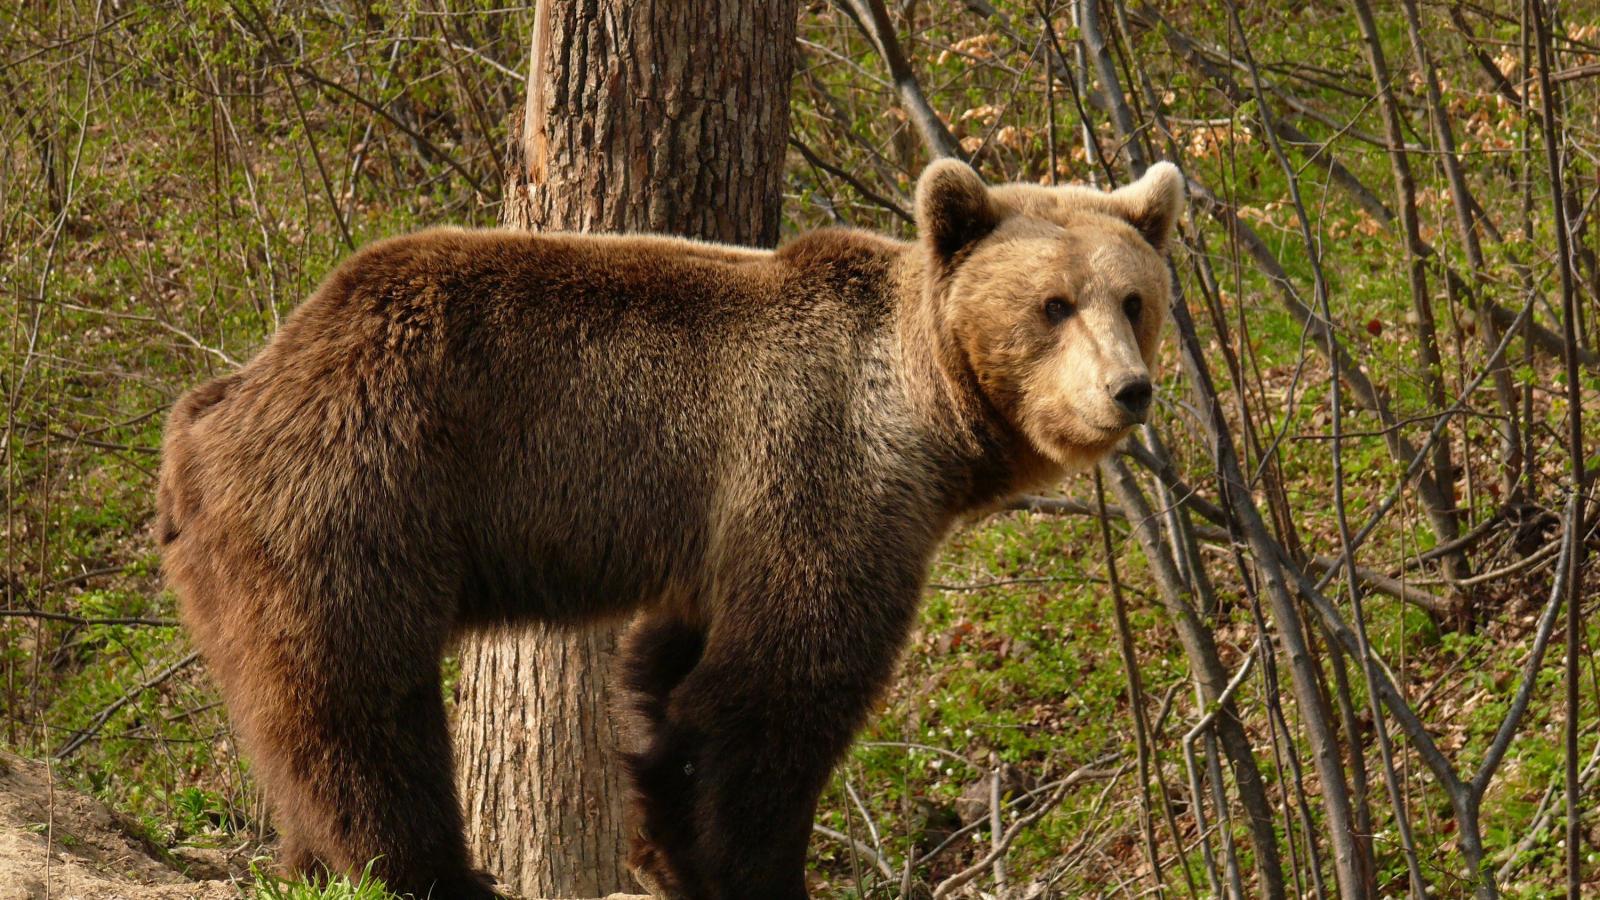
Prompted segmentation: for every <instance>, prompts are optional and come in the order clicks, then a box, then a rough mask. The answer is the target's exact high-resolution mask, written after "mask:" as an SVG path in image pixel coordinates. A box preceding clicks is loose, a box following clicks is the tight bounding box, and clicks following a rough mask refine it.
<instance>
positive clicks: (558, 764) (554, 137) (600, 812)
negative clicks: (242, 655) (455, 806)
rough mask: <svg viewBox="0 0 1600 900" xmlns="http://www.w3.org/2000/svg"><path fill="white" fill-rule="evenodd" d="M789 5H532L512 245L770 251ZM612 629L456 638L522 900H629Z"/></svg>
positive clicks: (470, 721) (480, 833) (499, 865)
mask: <svg viewBox="0 0 1600 900" xmlns="http://www.w3.org/2000/svg"><path fill="white" fill-rule="evenodd" d="M797 16H798V3H797V0H776V2H767V3H745V2H743V0H713V2H705V3H693V4H691V3H683V2H663V3H650V4H644V3H631V2H627V0H585V2H578V0H540V2H539V4H538V6H537V8H536V11H535V14H534V34H533V39H532V51H531V53H530V56H529V78H528V92H527V103H526V107H525V108H524V110H523V113H522V115H521V116H520V120H521V121H520V122H518V121H513V123H512V128H511V141H510V149H509V152H508V159H507V166H506V190H505V194H504V196H505V206H504V208H503V210H502V214H501V222H502V223H503V224H504V225H506V226H507V227H512V228H530V229H535V230H566V231H652V232H666V233H673V234H680V235H684V236H689V237H697V238H704V239H709V240H716V241H724V242H730V243H741V244H759V245H770V244H772V243H774V242H775V241H776V239H777V235H778V221H779V213H780V208H781V193H780V187H781V183H782V180H781V179H782V173H783V165H782V164H783V158H784V151H785V146H786V139H787V136H788V125H789V106H788V100H789V77H790V74H791V71H792V69H793V52H794V35H795V24H796V20H797ZM616 639H617V629H616V628H615V627H609V626H608V627H596V628H592V629H588V630H582V631H570V630H557V629H553V628H535V629H533V630H530V631H521V630H517V631H512V630H507V631H505V632H502V633H497V634H490V635H484V636H479V637H474V638H469V639H467V640H466V641H464V643H463V646H462V650H461V678H460V682H459V684H458V687H457V689H456V690H457V709H456V715H457V719H456V768H457V771H458V776H457V777H458V779H459V783H460V786H461V796H462V803H463V806H464V811H465V819H466V823H467V830H468V835H469V841H470V843H471V846H472V850H473V853H474V855H475V858H476V860H477V862H478V865H480V866H482V867H484V868H486V869H488V870H489V871H490V872H492V873H494V874H495V875H496V876H498V877H499V878H500V879H501V880H502V881H503V882H504V883H506V884H508V885H510V886H511V887H512V888H513V889H515V890H516V891H518V892H520V893H522V894H523V895H525V896H533V897H598V896H602V895H604V894H606V893H608V892H611V891H619V890H624V889H634V882H633V879H632V877H631V876H630V875H629V874H628V872H627V871H626V867H625V865H624V860H625V858H626V853H627V850H626V835H627V826H626V825H625V824H624V815H623V799H624V795H625V792H626V788H625V785H624V783H623V779H622V777H621V773H620V771H619V767H618V765H617V760H616V748H617V733H616V729H615V727H614V725H613V722H612V719H611V716H610V704H611V702H612V698H613V693H612V691H611V690H610V685H609V683H608V676H607V671H608V664H609V659H610V657H611V655H612V654H613V652H614V651H615V648H616V644H617V640H616Z"/></svg>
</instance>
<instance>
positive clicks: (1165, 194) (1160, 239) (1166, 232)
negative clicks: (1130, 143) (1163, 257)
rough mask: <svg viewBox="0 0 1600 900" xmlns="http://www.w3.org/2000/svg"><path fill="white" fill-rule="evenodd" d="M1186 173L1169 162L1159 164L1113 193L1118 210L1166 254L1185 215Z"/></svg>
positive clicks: (1112, 196)
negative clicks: (1179, 221) (1179, 222)
mask: <svg viewBox="0 0 1600 900" xmlns="http://www.w3.org/2000/svg"><path fill="white" fill-rule="evenodd" d="M1183 198H1184V185H1183V173H1182V172H1180V171H1178V167H1177V166H1175V165H1173V164H1172V163H1169V162H1158V163H1156V164H1155V165H1153V166H1151V167H1150V168H1148V169H1146V170H1145V172H1144V177H1143V178H1140V179H1139V180H1138V181H1135V182H1134V183H1133V184H1130V185H1127V186H1125V187H1120V188H1118V189H1116V190H1115V191H1112V192H1111V195H1110V199H1111V201H1112V203H1113V204H1114V206H1115V208H1116V209H1117V210H1118V212H1119V213H1120V214H1121V215H1122V217H1123V218H1125V219H1127V220H1128V223H1129V224H1131V225H1132V226H1133V227H1134V228H1136V229H1138V231H1139V233H1140V234H1142V235H1144V239H1145V240H1147V241H1149V242H1150V246H1152V247H1154V248H1156V249H1157V250H1159V251H1161V252H1162V253H1165V252H1167V249H1168V247H1170V246H1171V244H1172V232H1173V230H1174V229H1175V228H1176V227H1177V224H1178V216H1180V215H1182V213H1183Z"/></svg>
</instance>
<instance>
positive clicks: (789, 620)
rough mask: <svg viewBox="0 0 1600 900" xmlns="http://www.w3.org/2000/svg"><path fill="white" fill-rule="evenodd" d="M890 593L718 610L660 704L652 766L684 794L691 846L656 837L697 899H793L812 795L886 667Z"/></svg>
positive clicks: (901, 616)
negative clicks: (687, 875) (702, 645)
mask: <svg viewBox="0 0 1600 900" xmlns="http://www.w3.org/2000/svg"><path fill="white" fill-rule="evenodd" d="M910 593H911V596H910V597H909V598H901V599H900V600H899V602H895V601H892V600H885V599H884V598H883V597H882V596H881V595H880V596H873V597H862V596H854V595H847V594H841V593H834V592H829V591H826V590H810V591H807V592H805V594H804V597H803V599H802V598H801V597H800V596H797V595H796V594H789V593H785V594H784V595H781V599H778V598H774V599H771V600H766V601H763V602H760V603H751V604H748V605H745V606H743V607H742V608H733V609H727V610H721V611H719V612H721V613H722V615H720V616H719V618H718V619H717V621H716V623H715V624H714V625H713V627H712V629H711V632H710V633H711V640H710V643H709V644H708V645H707V647H706V650H705V653H704V655H703V657H702V658H701V660H700V662H699V664H698V665H697V666H696V667H695V668H694V670H693V671H692V672H690V673H689V675H688V676H687V677H686V678H684V680H683V682H682V684H681V685H679V686H678V687H677V688H676V689H675V690H674V691H673V692H672V695H671V697H670V699H669V703H668V715H667V719H666V722H665V725H664V727H663V729H662V733H663V735H664V736H665V737H666V739H667V740H666V741H664V742H663V744H662V745H661V746H662V747H663V753H662V755H661V757H660V759H659V765H660V768H659V770H658V771H657V773H656V774H657V775H658V777H660V778H661V779H662V780H663V781H664V782H666V783H668V784H670V785H671V786H672V791H674V792H675V796H677V797H679V798H681V799H686V800H687V801H688V805H689V807H690V808H691V809H692V822H691V823H690V828H689V829H687V830H686V834H685V837H687V836H689V835H692V840H693V847H692V850H690V851H689V852H684V850H683V849H682V848H669V849H670V851H671V852H672V853H673V856H672V858H671V859H670V862H671V864H672V869H673V870H674V871H689V872H692V873H694V875H695V876H696V877H697V878H698V879H699V885H698V886H696V887H694V888H691V889H690V890H689V892H688V895H689V896H692V897H694V898H696V900H700V898H706V900H740V898H753V897H761V898H771V900H805V898H806V897H807V892H806V885H805V862H806V847H807V844H808V843H809V840H810V836H811V830H812V819H813V817H814V815H815V812H816V804H817V798H818V797H819V795H820V794H821V792H822V789H823V788H824V787H825V786H826V785H827V782H828V778H829V776H830V774H831V772H832V770H833V767H834V765H835V764H836V763H837V762H838V761H839V759H840V758H841V757H842V756H843V755H844V753H845V751H846V750H847V749H848V748H849V745H850V741H851V739H852V738H853V737H854V736H855V733H856V731H857V730H858V729H859V728H860V726H861V724H862V723H863V721H864V720H865V718H866V714H867V712H868V710H869V709H870V708H871V705H872V703H873V702H874V700H875V698H876V696H877V695H878V693H879V691H880V690H881V688H882V686H883V685H884V683H885V682H886V681H887V680H888V678H889V676H890V674H891V673H892V671H893V666H894V661H895V659H896V657H897V654H898V650H899V647H900V643H901V641H902V639H903V637H904V634H905V630H906V626H907V624H908V623H909V621H910V618H911V613H912V611H913V610H914V609H915V591H914V590H913V591H911V592H910Z"/></svg>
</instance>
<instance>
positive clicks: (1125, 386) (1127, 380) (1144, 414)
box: [1106, 374, 1155, 425]
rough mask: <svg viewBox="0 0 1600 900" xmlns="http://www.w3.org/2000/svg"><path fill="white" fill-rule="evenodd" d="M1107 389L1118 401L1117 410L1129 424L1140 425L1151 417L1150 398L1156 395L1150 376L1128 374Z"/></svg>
mask: <svg viewBox="0 0 1600 900" xmlns="http://www.w3.org/2000/svg"><path fill="white" fill-rule="evenodd" d="M1106 390H1107V391H1109V392H1110V394H1111V399H1112V400H1115V401H1116V403H1117V410H1118V411H1119V412H1121V413H1122V417H1123V419H1124V421H1125V422H1126V423H1127V424H1129V425H1138V424H1141V423H1143V422H1144V420H1145V419H1146V418H1148V417H1149V415H1150V400H1151V398H1152V397H1154V396H1155V387H1154V385H1152V384H1151V383H1150V376H1148V375H1142V374H1140V375H1127V376H1124V377H1123V378H1120V379H1118V380H1116V381H1114V382H1112V384H1111V386H1110V387H1108V388H1107V389H1106Z"/></svg>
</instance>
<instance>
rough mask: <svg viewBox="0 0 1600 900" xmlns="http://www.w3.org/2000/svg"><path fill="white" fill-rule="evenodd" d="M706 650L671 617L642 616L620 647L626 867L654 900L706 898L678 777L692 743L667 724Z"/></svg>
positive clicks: (687, 782) (696, 630)
mask: <svg viewBox="0 0 1600 900" xmlns="http://www.w3.org/2000/svg"><path fill="white" fill-rule="evenodd" d="M704 650H705V628H704V626H702V625H699V624H696V623H692V622H686V621H684V620H682V619H680V618H678V617H676V616H672V615H669V614H646V615H645V616H643V617H642V618H640V620H639V621H638V622H636V623H635V624H634V626H633V627H632V628H631V629H629V631H628V634H627V637H626V638H625V639H624V641H623V648H622V654H621V659H622V666H621V688H622V693H623V697H624V701H623V704H624V705H623V707H622V709H621V710H620V712H621V713H622V716H623V719H624V723H623V724H624V730H623V731H624V746H625V751H624V754H623V761H624V763H625V765H626V768H627V772H628V777H629V780H630V783H631V786H632V793H633V796H632V798H631V800H632V806H633V811H632V813H633V817H634V821H633V828H634V834H633V838H632V849H631V852H630V854H629V858H628V867H629V869H631V870H632V872H633V876H634V878H636V879H638V881H639V883H640V884H641V885H643V886H644V887H645V889H646V890H648V891H649V892H650V893H651V894H652V895H653V896H655V897H656V898H658V900H692V898H695V897H699V896H703V895H704V891H705V889H704V887H703V886H702V885H701V883H700V879H699V876H698V874H697V872H696V871H695V867H694V865H693V855H694V830H693V827H692V822H693V817H694V816H693V813H694V795H693V792H692V786H693V780H692V778H690V777H689V776H687V775H686V774H685V772H684V770H685V767H686V763H687V762H688V760H687V757H686V756H685V754H686V753H687V752H688V751H689V749H690V744H691V743H692V741H690V740H688V736H687V735H685V734H684V733H682V731H681V730H679V729H675V728H673V727H672V726H671V724H670V723H669V722H668V704H669V701H670V698H671V695H672V692H673V690H674V689H676V688H677V687H678V685H680V684H681V683H682V682H683V679H684V678H685V677H686V676H687V675H688V674H689V672H690V671H691V670H693V669H694V667H695V665H696V664H697V663H699V661H700V656H701V653H702V652H704Z"/></svg>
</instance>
